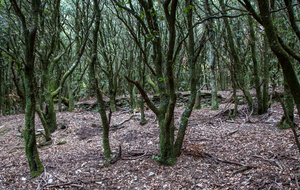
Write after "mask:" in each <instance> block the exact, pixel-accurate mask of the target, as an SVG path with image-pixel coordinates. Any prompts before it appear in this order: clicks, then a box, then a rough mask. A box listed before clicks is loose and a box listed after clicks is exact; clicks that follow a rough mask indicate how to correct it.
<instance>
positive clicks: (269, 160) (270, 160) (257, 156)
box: [252, 155, 283, 170]
mask: <svg viewBox="0 0 300 190" xmlns="http://www.w3.org/2000/svg"><path fill="white" fill-rule="evenodd" d="M252 157H256V158H261V159H263V160H265V161H267V162H271V163H275V164H276V165H277V166H278V167H279V168H280V169H281V170H282V169H283V168H282V166H281V164H280V163H279V162H278V161H277V160H275V159H266V158H264V157H262V156H259V155H252Z"/></svg>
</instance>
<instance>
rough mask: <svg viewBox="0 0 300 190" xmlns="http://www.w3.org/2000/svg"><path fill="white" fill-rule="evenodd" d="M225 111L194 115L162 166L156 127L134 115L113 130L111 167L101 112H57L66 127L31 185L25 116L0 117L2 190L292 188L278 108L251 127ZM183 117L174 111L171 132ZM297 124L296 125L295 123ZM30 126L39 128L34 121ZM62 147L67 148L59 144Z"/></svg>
mask: <svg viewBox="0 0 300 190" xmlns="http://www.w3.org/2000/svg"><path fill="white" fill-rule="evenodd" d="M225 106H226V105H225V104H223V105H221V106H220V107H221V109H220V110H219V111H211V110H209V109H208V108H204V109H201V110H195V111H193V114H192V116H191V118H190V120H189V126H188V129H187V134H186V140H185V142H184V149H183V153H182V155H181V156H180V157H179V158H178V161H177V163H176V164H175V165H174V166H168V167H166V166H159V165H158V164H157V163H156V161H155V156H157V153H158V143H159V139H158V136H159V129H158V124H157V120H156V117H155V115H154V113H153V112H151V111H149V110H147V111H146V118H147V120H148V124H146V125H144V126H140V125H139V117H140V116H139V113H137V114H136V115H135V116H134V117H133V118H132V119H131V120H129V121H128V122H125V123H124V124H123V125H121V126H118V128H114V130H112V131H111V133H110V142H111V148H112V150H113V152H114V153H115V154H117V152H118V149H119V145H121V147H122V157H121V159H120V160H118V161H117V162H116V163H114V164H112V165H111V166H110V167H104V164H103V149H102V140H101V135H102V132H101V120H100V116H99V114H98V113H95V112H78V113H69V112H62V113H57V120H58V123H62V125H65V126H67V128H66V129H59V130H57V131H56V132H55V133H54V134H53V135H52V139H53V144H52V145H50V146H46V147H42V148H39V154H40V158H41V160H42V162H43V164H44V166H45V172H44V173H43V174H42V175H41V176H39V177H37V178H35V179H30V173H29V168H28V165H27V160H26V157H25V153H24V140H23V139H22V138H21V137H20V136H19V135H20V134H19V131H18V127H19V126H23V125H24V115H11V116H0V132H1V131H2V132H3V133H1V134H0V188H1V189H296V188H297V182H298V178H297V175H298V173H300V170H299V168H298V166H299V165H300V160H299V153H298V151H297V148H296V146H295V143H294V138H293V134H292V132H291V131H290V130H279V129H278V128H277V127H276V126H275V125H276V123H277V122H278V121H279V120H280V118H281V116H282V110H281V108H280V105H279V104H274V105H272V107H271V108H270V109H269V113H268V114H265V115H262V116H251V117H250V122H246V121H248V119H247V120H246V117H245V114H247V115H249V113H247V110H245V108H244V107H243V106H240V107H239V109H240V112H239V113H240V114H239V116H238V117H236V118H235V119H234V120H227V116H226V114H225V113H224V112H223V111H224V110H222V108H224V107H225ZM227 106H228V105H227ZM242 110H243V111H242ZM182 111H183V108H182V107H179V108H176V113H175V121H176V122H175V123H176V127H178V123H179V119H180V116H181V113H182ZM130 116H131V113H129V112H125V111H118V112H116V113H113V115H112V123H111V124H112V125H116V124H118V123H121V122H122V121H124V120H126V119H128V118H129V117H130ZM37 118H38V117H37ZM296 122H297V123H298V124H299V119H298V117H297V118H296ZM36 126H37V129H41V128H42V127H41V123H40V121H39V120H38V119H37V121H36ZM22 128H23V127H22ZM39 139H40V140H41V137H40V138H39ZM63 141H66V144H62V145H57V143H59V142H63Z"/></svg>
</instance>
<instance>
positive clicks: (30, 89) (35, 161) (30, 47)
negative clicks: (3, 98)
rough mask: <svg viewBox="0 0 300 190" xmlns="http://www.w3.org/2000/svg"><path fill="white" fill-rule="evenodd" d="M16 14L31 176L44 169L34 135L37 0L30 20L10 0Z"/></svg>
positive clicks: (26, 142) (25, 136)
mask: <svg viewBox="0 0 300 190" xmlns="http://www.w3.org/2000/svg"><path fill="white" fill-rule="evenodd" d="M10 2H11V4H12V6H13V8H14V10H15V12H16V14H17V16H18V17H19V18H20V20H21V23H22V30H23V38H24V41H25V47H24V51H25V62H26V63H25V69H24V75H25V92H26V111H25V133H24V139H25V153H26V157H27V160H28V164H29V168H30V173H31V177H37V176H38V175H40V174H41V173H42V172H43V171H44V167H43V165H42V163H41V161H40V159H39V155H38V151H37V145H36V137H35V125H34V121H35V105H36V101H35V79H34V67H35V55H34V52H35V40H36V37H37V30H38V21H39V11H40V4H41V2H40V1H39V0H32V1H31V4H30V6H31V13H30V14H31V15H30V16H31V20H26V17H25V15H24V14H23V12H22V10H21V9H20V7H19V6H18V4H17V2H16V1H15V0H10Z"/></svg>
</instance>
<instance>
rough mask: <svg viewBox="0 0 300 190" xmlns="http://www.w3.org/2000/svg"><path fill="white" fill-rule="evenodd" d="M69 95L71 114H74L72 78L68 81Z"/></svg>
mask: <svg viewBox="0 0 300 190" xmlns="http://www.w3.org/2000/svg"><path fill="white" fill-rule="evenodd" d="M68 94H69V112H72V111H73V110H74V95H73V88H72V79H71V76H69V80H68Z"/></svg>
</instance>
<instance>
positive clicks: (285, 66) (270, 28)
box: [258, 0, 300, 116]
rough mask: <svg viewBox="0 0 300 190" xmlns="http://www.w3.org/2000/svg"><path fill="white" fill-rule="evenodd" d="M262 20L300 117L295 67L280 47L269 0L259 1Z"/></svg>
mask: <svg viewBox="0 0 300 190" xmlns="http://www.w3.org/2000/svg"><path fill="white" fill-rule="evenodd" d="M258 4H259V9H260V14H261V19H262V22H263V25H264V28H265V33H266V35H267V37H268V40H269V45H270V47H271V50H272V51H273V52H274V54H275V55H276V57H277V59H278V61H279V63H280V65H281V68H282V71H283V75H284V76H285V77H286V81H287V84H288V85H289V87H290V90H291V94H292V96H293V98H294V102H295V104H296V106H297V109H298V115H299V116H300V112H299V110H300V84H299V81H298V78H297V75H296V73H295V70H294V67H293V65H292V62H291V60H290V57H289V55H288V54H287V52H286V51H285V50H284V49H283V48H282V46H281V45H280V43H279V41H278V38H277V33H276V31H275V28H274V25H273V22H272V20H271V17H270V10H269V1H268V0H261V1H258Z"/></svg>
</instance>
